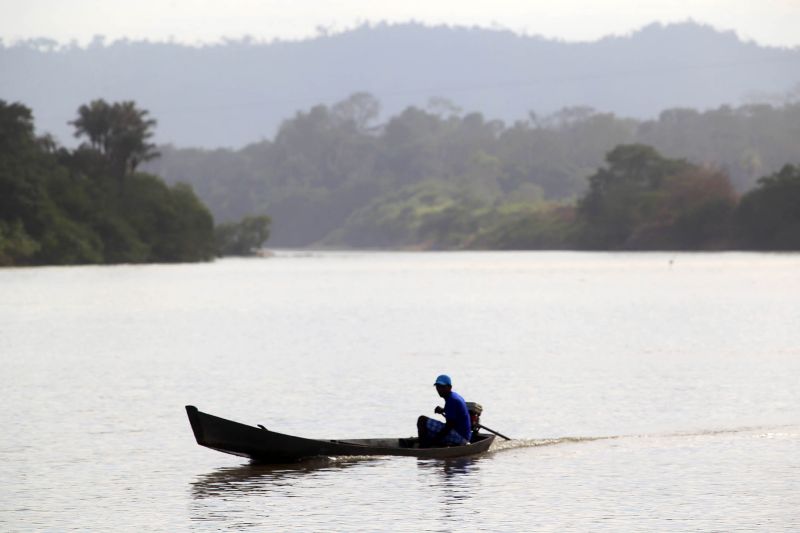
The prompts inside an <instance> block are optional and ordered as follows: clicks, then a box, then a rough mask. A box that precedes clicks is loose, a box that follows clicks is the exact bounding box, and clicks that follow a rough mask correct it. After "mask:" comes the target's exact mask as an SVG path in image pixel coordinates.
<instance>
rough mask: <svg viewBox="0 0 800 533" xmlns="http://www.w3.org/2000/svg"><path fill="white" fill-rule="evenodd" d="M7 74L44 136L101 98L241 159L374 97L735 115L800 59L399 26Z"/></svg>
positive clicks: (34, 49) (642, 114)
mask: <svg viewBox="0 0 800 533" xmlns="http://www.w3.org/2000/svg"><path fill="white" fill-rule="evenodd" d="M0 72H2V75H0V98H2V99H5V100H7V101H20V102H22V103H24V104H26V105H28V106H30V107H32V108H33V110H34V113H35V114H36V121H37V125H38V126H39V128H40V130H41V131H48V132H51V133H53V134H54V135H55V136H56V137H57V138H58V139H59V140H60V141H61V142H71V127H70V126H68V125H67V124H66V122H67V121H69V120H71V119H73V118H74V116H75V110H76V109H77V108H78V106H79V105H81V104H83V103H86V102H87V101H89V100H92V99H94V98H105V99H107V100H111V101H114V100H122V99H131V100H135V101H136V102H137V103H138V104H139V105H140V106H141V107H143V108H145V109H148V110H150V111H151V113H152V115H153V116H155V117H158V120H159V126H158V129H157V141H159V142H171V143H174V144H176V145H179V146H204V147H216V146H232V147H238V146H243V145H245V144H247V143H250V142H255V141H258V140H259V139H262V138H271V137H272V136H273V134H274V133H275V131H276V129H277V127H278V125H279V124H280V123H281V122H282V121H283V120H285V119H287V118H290V117H292V116H293V115H294V114H295V112H296V111H297V110H299V109H306V108H309V107H311V106H313V105H315V104H318V103H320V102H322V103H328V104H330V103H333V102H336V101H339V100H342V99H343V98H345V97H346V96H347V95H349V94H351V93H353V92H356V91H367V92H370V93H372V94H373V95H375V97H376V98H377V99H378V100H380V102H381V103H382V105H383V115H382V116H383V117H384V118H385V117H389V116H391V115H393V114H395V113H397V112H398V111H400V110H402V109H404V108H405V107H407V106H408V105H419V106H424V105H425V104H426V102H427V101H428V100H429V99H430V98H431V97H439V96H441V97H445V98H448V99H450V100H452V101H453V102H454V103H455V104H457V105H458V106H460V107H462V108H463V109H465V110H468V111H480V112H482V113H484V115H485V116H486V117H488V118H499V119H502V120H505V121H507V122H513V121H514V120H517V119H522V118H524V117H526V116H527V114H528V112H529V111H534V112H536V113H538V114H548V113H551V112H553V111H555V110H557V109H560V108H562V107H565V106H575V105H588V106H591V107H594V108H597V109H599V110H602V111H608V112H613V113H616V114H618V115H622V116H632V117H638V118H647V117H654V116H656V115H657V114H658V113H659V112H660V111H661V110H663V109H667V108H675V107H692V108H699V109H706V108H711V107H716V106H719V105H722V104H726V103H727V104H732V105H736V104H739V103H741V102H743V101H744V100H745V99H746V98H747V97H748V96H749V95H751V94H754V93H762V94H769V93H775V94H781V93H787V92H788V91H790V90H792V89H793V88H794V87H796V86H797V85H798V84H799V83H800V50H798V49H796V48H795V49H782V48H768V47H761V46H759V45H757V44H754V43H749V42H742V41H741V40H739V39H738V38H737V37H736V35H735V34H733V33H732V32H718V31H716V30H714V29H712V28H710V27H707V26H701V25H698V24H694V23H684V24H677V25H669V26H660V25H651V26H647V27H645V28H643V29H642V30H640V31H638V32H636V33H634V34H632V35H630V36H625V37H609V38H605V39H602V40H599V41H596V42H591V43H567V42H560V41H553V40H546V39H543V38H540V37H528V36H520V35H517V34H514V33H511V32H509V31H500V30H486V29H474V28H472V29H470V28H447V27H426V26H422V25H416V24H403V25H378V26H364V27H361V28H358V29H356V30H353V31H349V32H345V33H342V34H337V35H331V36H324V37H319V38H316V39H313V40H308V41H300V42H273V43H268V44H264V43H252V42H248V41H240V42H230V43H227V44H223V45H213V46H204V47H191V46H186V45H179V44H169V43H149V42H130V41H117V42H115V43H111V44H109V45H103V44H99V43H96V44H95V45H93V46H89V47H87V48H79V47H63V48H57V47H50V48H48V47H46V46H44V47H42V46H37V45H36V44H35V43H33V42H31V43H27V44H25V43H22V44H17V45H13V46H0Z"/></svg>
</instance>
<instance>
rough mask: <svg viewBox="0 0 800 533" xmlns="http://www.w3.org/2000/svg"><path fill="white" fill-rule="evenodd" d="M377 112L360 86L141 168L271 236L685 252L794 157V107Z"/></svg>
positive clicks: (276, 240)
mask: <svg viewBox="0 0 800 533" xmlns="http://www.w3.org/2000/svg"><path fill="white" fill-rule="evenodd" d="M378 107H379V104H378V102H377V101H376V100H375V99H374V98H372V97H370V96H369V95H368V94H365V93H359V94H357V95H353V96H351V97H350V98H348V99H346V100H344V101H342V102H339V103H336V104H333V105H332V106H326V105H317V106H314V107H312V108H311V109H308V110H304V111H299V112H298V113H297V114H296V115H295V116H294V117H293V118H291V119H289V120H286V121H285V122H284V123H283V125H282V126H281V128H280V129H279V131H278V133H277V134H276V136H275V138H274V139H271V140H264V141H261V142H258V143H255V144H252V145H250V146H248V147H246V148H244V149H241V150H213V151H211V150H199V149H177V148H174V147H162V148H161V151H162V152H163V157H162V158H160V159H159V160H157V161H154V162H152V163H150V164H148V168H151V169H153V170H155V171H156V172H157V173H159V174H160V175H163V176H165V178H166V179H167V180H169V181H186V182H188V183H191V184H192V185H193V186H194V187H195V189H196V190H197V192H198V194H199V195H200V197H201V198H203V199H204V201H205V202H207V204H208V205H209V206H210V208H211V209H212V211H213V212H214V214H215V216H216V217H217V218H218V219H220V220H223V221H235V220H239V219H240V218H241V217H243V216H245V215H248V214H251V213H269V214H270V217H271V219H272V224H271V227H270V233H271V237H270V243H271V245H272V246H288V247H299V246H309V245H325V246H356V247H360V246H370V247H398V246H399V247H411V248H420V247H421V248H426V247H432V248H453V247H455V248H458V247H470V246H486V247H493V246H507V245H510V244H509V243H510V242H516V243H519V245H522V243H523V242H528V244H527V246H534V247H540V246H552V247H572V248H575V247H579V248H589V249H626V248H642V247H644V248H646V247H648V246H649V247H653V246H656V247H669V248H674V247H688V248H690V249H695V248H697V247H712V248H720V247H726V246H733V244H732V243H734V242H736V243H738V241H736V240H735V239H733V237H731V236H730V235H727V234H726V232H729V231H732V230H731V226H730V220H727V218H726V217H727V216H728V214H730V213H729V212H730V210H731V208H732V207H731V206H735V205H736V203H737V201H738V195H739V194H741V193H743V192H745V191H748V190H750V189H752V188H753V187H758V186H759V184H758V181H757V180H758V178H759V177H761V176H763V175H765V174H769V173H771V172H775V171H777V170H778V169H780V168H781V167H782V166H783V165H784V164H786V163H791V162H795V161H800V145H798V144H797V142H796V140H795V135H794V134H793V133H792V132H793V131H794V129H796V126H795V124H796V123H797V122H798V121H799V120H800V104H786V105H783V106H781V107H772V106H768V105H766V106H765V105H757V106H754V105H748V106H741V107H739V108H730V107H721V108H719V109H713V110H709V111H705V112H699V111H695V110H690V109H672V110H666V111H664V112H663V113H662V114H661V115H660V116H659V117H658V118H657V119H654V120H648V121H637V120H632V119H624V118H619V117H616V116H614V115H613V114H609V113H599V112H597V111H595V110H593V109H591V108H587V107H573V108H566V109H563V110H561V111H559V112H557V113H554V114H552V115H549V116H538V115H536V114H533V113H532V114H530V115H529V116H528V117H525V118H524V119H522V120H519V121H516V122H514V123H512V124H505V123H503V122H501V121H498V120H491V119H487V118H486V117H484V116H483V115H481V114H480V113H469V112H464V111H462V110H461V109H459V108H458V107H457V106H455V105H454V104H452V103H450V102H447V101H445V100H442V99H435V100H433V101H431V102H430V105H429V106H428V107H426V108H421V107H408V108H406V109H405V110H403V111H402V112H400V113H399V114H396V115H394V116H391V117H388V118H386V119H384V121H383V122H382V123H377V119H376V118H375V113H376V112H377V109H378ZM695 198H696V199H697V200H695ZM631 203H635V204H637V205H639V211H632V210H630V209H629V208H628V206H629V205H630V204H631ZM656 210H657V211H658V215H657V216H656V215H654V214H652V213H655V212H656ZM684 211H685V212H684ZM534 213H535V215H534ZM681 213H682V214H681ZM726 213H727V214H726ZM570 217H572V219H574V220H573V222H574V224H569V223H568V220H569V219H570ZM534 220H535V221H538V222H537V224H538V225H539V226H538V228H537V229H533V228H530V227H527V226H526V224H527V225H531V224H533V222H532V221H534ZM525 221H528V222H527V223H526V222H525ZM601 221H602V224H600V223H599V222H601ZM698 224H700V225H701V226H702V229H698V226H697V225H698ZM578 225H582V227H583V229H582V230H581V231H578V229H579V228H578ZM723 227H724V228H727V229H726V230H724V231H723ZM512 228H513V229H512ZM542 228H549V229H547V231H545V230H544V229H542ZM695 230H697V231H695ZM579 233H580V239H579V238H578V234H579ZM490 236H494V237H495V238H497V239H500V240H499V241H496V242H495V243H494V244H493V243H492V241H491V238H490ZM525 239H529V240H528V241H525ZM530 239H533V240H532V241H531V240H530ZM646 241H647V242H649V243H650V244H646ZM736 245H737V246H738V245H739V244H736Z"/></svg>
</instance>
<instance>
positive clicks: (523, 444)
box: [490, 425, 800, 452]
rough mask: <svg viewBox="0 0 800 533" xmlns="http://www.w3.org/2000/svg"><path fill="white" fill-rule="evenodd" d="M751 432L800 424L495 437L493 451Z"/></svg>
mask: <svg viewBox="0 0 800 533" xmlns="http://www.w3.org/2000/svg"><path fill="white" fill-rule="evenodd" d="M745 433H751V434H753V435H754V436H757V437H763V438H770V437H774V436H797V437H800V426H797V425H781V426H743V427H738V428H727V429H705V430H695V431H678V432H668V433H640V434H628V435H604V436H597V437H554V438H544V439H513V440H509V441H503V440H499V439H495V441H494V443H493V444H492V447H491V448H490V451H491V452H499V451H504V450H515V449H519V448H536V447H539V446H558V445H564V444H580V443H586V442H596V441H601V440H620V439H674V438H702V437H715V436H721V435H735V434H745Z"/></svg>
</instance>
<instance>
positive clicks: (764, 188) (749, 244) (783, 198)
mask: <svg viewBox="0 0 800 533" xmlns="http://www.w3.org/2000/svg"><path fill="white" fill-rule="evenodd" d="M736 232H737V237H738V239H737V244H738V245H739V246H740V247H742V248H745V249H752V250H800V167H798V166H794V165H786V166H784V167H783V168H782V169H781V170H780V171H779V172H776V173H775V174H772V175H770V176H766V177H764V178H761V179H760V180H759V186H758V188H756V189H755V190H752V191H750V192H749V193H747V194H745V195H744V197H742V200H741V202H740V203H739V207H738V209H737V210H736Z"/></svg>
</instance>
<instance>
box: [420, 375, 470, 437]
mask: <svg viewBox="0 0 800 533" xmlns="http://www.w3.org/2000/svg"><path fill="white" fill-rule="evenodd" d="M433 385H434V386H435V387H436V392H437V393H438V394H439V396H441V397H442V398H444V407H441V406H439V405H437V406H436V409H434V412H435V413H436V414H440V415H444V418H445V422H444V423H442V422H440V421H438V420H434V419H432V418H428V417H427V416H424V415H423V416H420V417H419V418H418V419H417V434H418V435H419V444H420V446H422V447H428V446H461V445H463V444H469V441H470V438H471V437H472V426H471V424H470V416H469V412H468V411H467V403H466V402H465V401H464V398H462V397H461V396H460V395H459V394H458V393H456V392H454V391H453V381H452V380H451V379H450V376H447V375H445V374H442V375H440V376H439V377H437V378H436V383H434V384H433Z"/></svg>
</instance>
